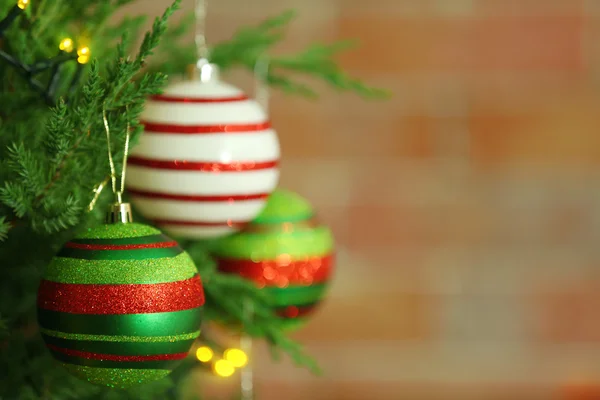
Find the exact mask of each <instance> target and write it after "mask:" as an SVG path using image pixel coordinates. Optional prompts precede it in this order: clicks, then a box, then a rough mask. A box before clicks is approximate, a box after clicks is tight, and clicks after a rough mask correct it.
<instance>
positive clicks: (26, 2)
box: [17, 0, 29, 10]
mask: <svg viewBox="0 0 600 400" xmlns="http://www.w3.org/2000/svg"><path fill="white" fill-rule="evenodd" d="M28 5H29V0H19V1H18V2H17V7H19V8H20V9H21V10H24V9H26V8H27V6H28Z"/></svg>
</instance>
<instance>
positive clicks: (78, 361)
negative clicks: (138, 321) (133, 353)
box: [48, 349, 182, 369]
mask: <svg viewBox="0 0 600 400" xmlns="http://www.w3.org/2000/svg"><path fill="white" fill-rule="evenodd" d="M48 350H49V351H50V353H51V354H52V356H53V357H54V358H55V359H57V360H58V361H62V362H64V363H67V364H75V365H84V366H86V367H100V368H120V369H123V368H131V369H174V368H175V367H176V366H177V364H179V363H180V362H181V361H182V360H164V361H162V360H160V361H109V360H94V359H89V358H82V357H75V356H70V355H67V354H65V353H61V352H60V351H54V350H52V349H48Z"/></svg>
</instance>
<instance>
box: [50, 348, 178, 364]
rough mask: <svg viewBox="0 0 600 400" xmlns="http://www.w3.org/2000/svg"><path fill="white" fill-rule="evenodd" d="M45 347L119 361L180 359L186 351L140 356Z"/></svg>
mask: <svg viewBox="0 0 600 400" xmlns="http://www.w3.org/2000/svg"><path fill="white" fill-rule="evenodd" d="M46 347H48V348H49V349H50V350H52V351H56V352H58V353H63V354H66V355H68V356H73V357H81V358H87V359H88V360H105V361H119V362H123V361H134V362H143V361H168V360H182V359H184V358H185V357H186V356H187V352H183V353H173V354H153V355H146V356H140V355H118V354H102V353H92V352H89V351H81V350H74V349H64V348H62V347H58V346H55V345H53V344H46Z"/></svg>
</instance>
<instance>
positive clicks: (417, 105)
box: [143, 0, 600, 400]
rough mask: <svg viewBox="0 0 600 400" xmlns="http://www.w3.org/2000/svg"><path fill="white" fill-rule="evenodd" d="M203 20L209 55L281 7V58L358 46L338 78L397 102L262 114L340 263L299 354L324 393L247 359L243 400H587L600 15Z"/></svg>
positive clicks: (596, 346) (331, 14) (336, 100)
mask: <svg viewBox="0 0 600 400" xmlns="http://www.w3.org/2000/svg"><path fill="white" fill-rule="evenodd" d="M143 3H145V5H146V6H147V7H148V9H149V10H151V12H153V13H158V12H159V11H161V10H162V8H164V6H165V5H166V4H167V3H168V2H167V1H165V0H161V1H158V0H146V1H144V2H143ZM209 7H210V17H209V41H211V42H215V41H219V40H222V39H225V38H227V37H229V36H230V35H231V34H232V33H233V32H234V31H235V30H236V28H237V27H239V26H241V25H244V24H250V23H257V22H258V21H260V20H261V19H263V18H264V17H266V16H269V15H274V14H276V13H279V12H281V11H283V10H286V9H289V8H294V9H296V10H298V12H299V18H298V20H297V21H296V22H295V23H294V24H293V26H292V27H291V30H290V31H289V36H288V38H287V40H286V42H285V43H284V44H282V46H280V49H279V50H280V51H282V52H287V51H294V50H298V49H301V48H302V47H303V46H305V45H306V44H308V43H310V42H312V41H331V40H336V39H346V38H359V39H360V40H361V42H362V47H361V48H360V49H358V50H356V51H352V52H349V53H347V54H346V55H344V56H343V57H342V58H341V60H340V61H341V62H342V64H343V66H344V67H345V68H346V70H347V71H348V72H349V73H351V74H354V75H357V76H360V77H362V78H364V79H365V80H367V81H368V82H370V83H371V84H373V85H379V86H382V87H386V88H388V89H390V90H392V91H393V92H394V97H393V99H391V100H390V101H388V102H364V101H362V100H360V99H357V98H356V97H354V96H352V95H338V94H336V93H333V92H332V91H330V90H328V89H325V88H323V90H322V93H323V97H322V98H321V100H320V101H319V102H316V103H311V102H308V101H305V100H302V99H297V98H291V97H286V96H283V95H281V94H278V93H275V94H274V95H273V99H272V116H273V120H274V124H275V127H276V129H277V130H278V132H279V134H280V137H281V142H282V147H283V154H284V159H283V160H284V161H283V177H282V186H284V187H287V188H290V189H293V190H296V191H298V192H300V193H301V194H303V195H305V196H306V197H308V198H309V199H311V200H312V201H313V202H314V204H315V205H316V206H317V207H318V209H319V210H320V213H321V215H322V216H323V217H324V218H325V219H326V220H327V221H328V222H329V223H330V224H331V226H332V227H333V229H334V230H335V233H336V236H337V240H338V243H339V252H340V256H339V267H338V276H337V279H336V281H335V283H334V285H333V289H332V292H331V297H330V299H329V301H328V302H327V304H326V305H325V306H324V307H323V309H322V311H321V313H320V314H318V315H317V316H316V317H315V318H314V320H313V321H312V323H311V325H309V326H308V327H307V328H306V329H305V330H303V331H302V332H300V333H299V334H298V335H297V337H298V338H299V339H300V340H302V341H303V342H304V343H305V344H306V345H307V348H308V349H309V350H310V351H312V353H313V354H315V355H316V356H317V358H318V359H319V361H320V362H321V364H322V366H323V367H324V369H325V371H326V375H325V377H323V378H314V377H311V376H310V375H309V374H308V373H307V372H305V371H302V370H296V369H294V367H292V366H291V365H290V364H289V363H287V362H284V363H283V364H282V365H278V364H273V363H271V362H270V361H269V359H268V356H267V355H266V353H264V354H262V353H261V355H260V357H258V359H257V363H258V371H257V376H256V380H257V384H258V391H259V396H258V400H280V399H286V400H296V399H297V400H300V399H302V400H304V399H311V400H367V399H368V400H384V399H385V400H388V399H389V400H404V399H406V400H421V399H423V400H425V399H427V400H429V399H444V400H445V399H448V400H450V399H452V400H470V399H473V400H496V399H498V400H499V399H507V400H519V399H528V400H529V399H544V400H546V399H547V400H550V399H566V398H569V399H600V395H599V394H598V392H596V393H595V394H594V393H592V391H591V389H590V391H589V392H588V394H587V397H586V396H584V394H585V393H586V389H585V385H586V383H594V382H600V318H599V316H598V314H599V313H600V247H599V246H598V244H599V243H600V185H599V183H600V181H599V179H600V169H599V168H598V164H599V163H600V114H599V106H600V96H599V94H600V92H599V90H598V89H599V88H598V83H599V79H598V78H599V75H598V72H600V40H599V39H600V1H597V0H589V1H584V0H371V1H359V0H302V1H299V0H252V1H247V0H213V1H212V2H210V3H209ZM185 8H186V10H188V11H191V10H192V9H193V4H192V2H191V1H189V0H188V1H187V2H186V3H185ZM229 79H230V80H231V81H233V82H235V83H237V84H239V85H240V86H242V87H245V88H247V89H248V90H251V88H252V85H251V81H250V78H249V76H248V75H247V74H244V73H239V74H238V73H235V74H233V75H231V76H230V77H229ZM317 86H318V87H320V88H322V85H317ZM214 385H218V384H216V383H215V384H214ZM220 385H226V384H224V383H221V384H220ZM565 386H573V388H571V389H569V390H565ZM577 388H579V389H577Z"/></svg>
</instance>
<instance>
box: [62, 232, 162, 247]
mask: <svg viewBox="0 0 600 400" xmlns="http://www.w3.org/2000/svg"><path fill="white" fill-rule="evenodd" d="M172 241H173V239H171V238H170V237H168V236H167V235H163V234H160V235H146V236H138V237H127V238H112V239H73V240H71V241H70V243H77V244H94V245H127V244H150V243H162V242H172Z"/></svg>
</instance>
